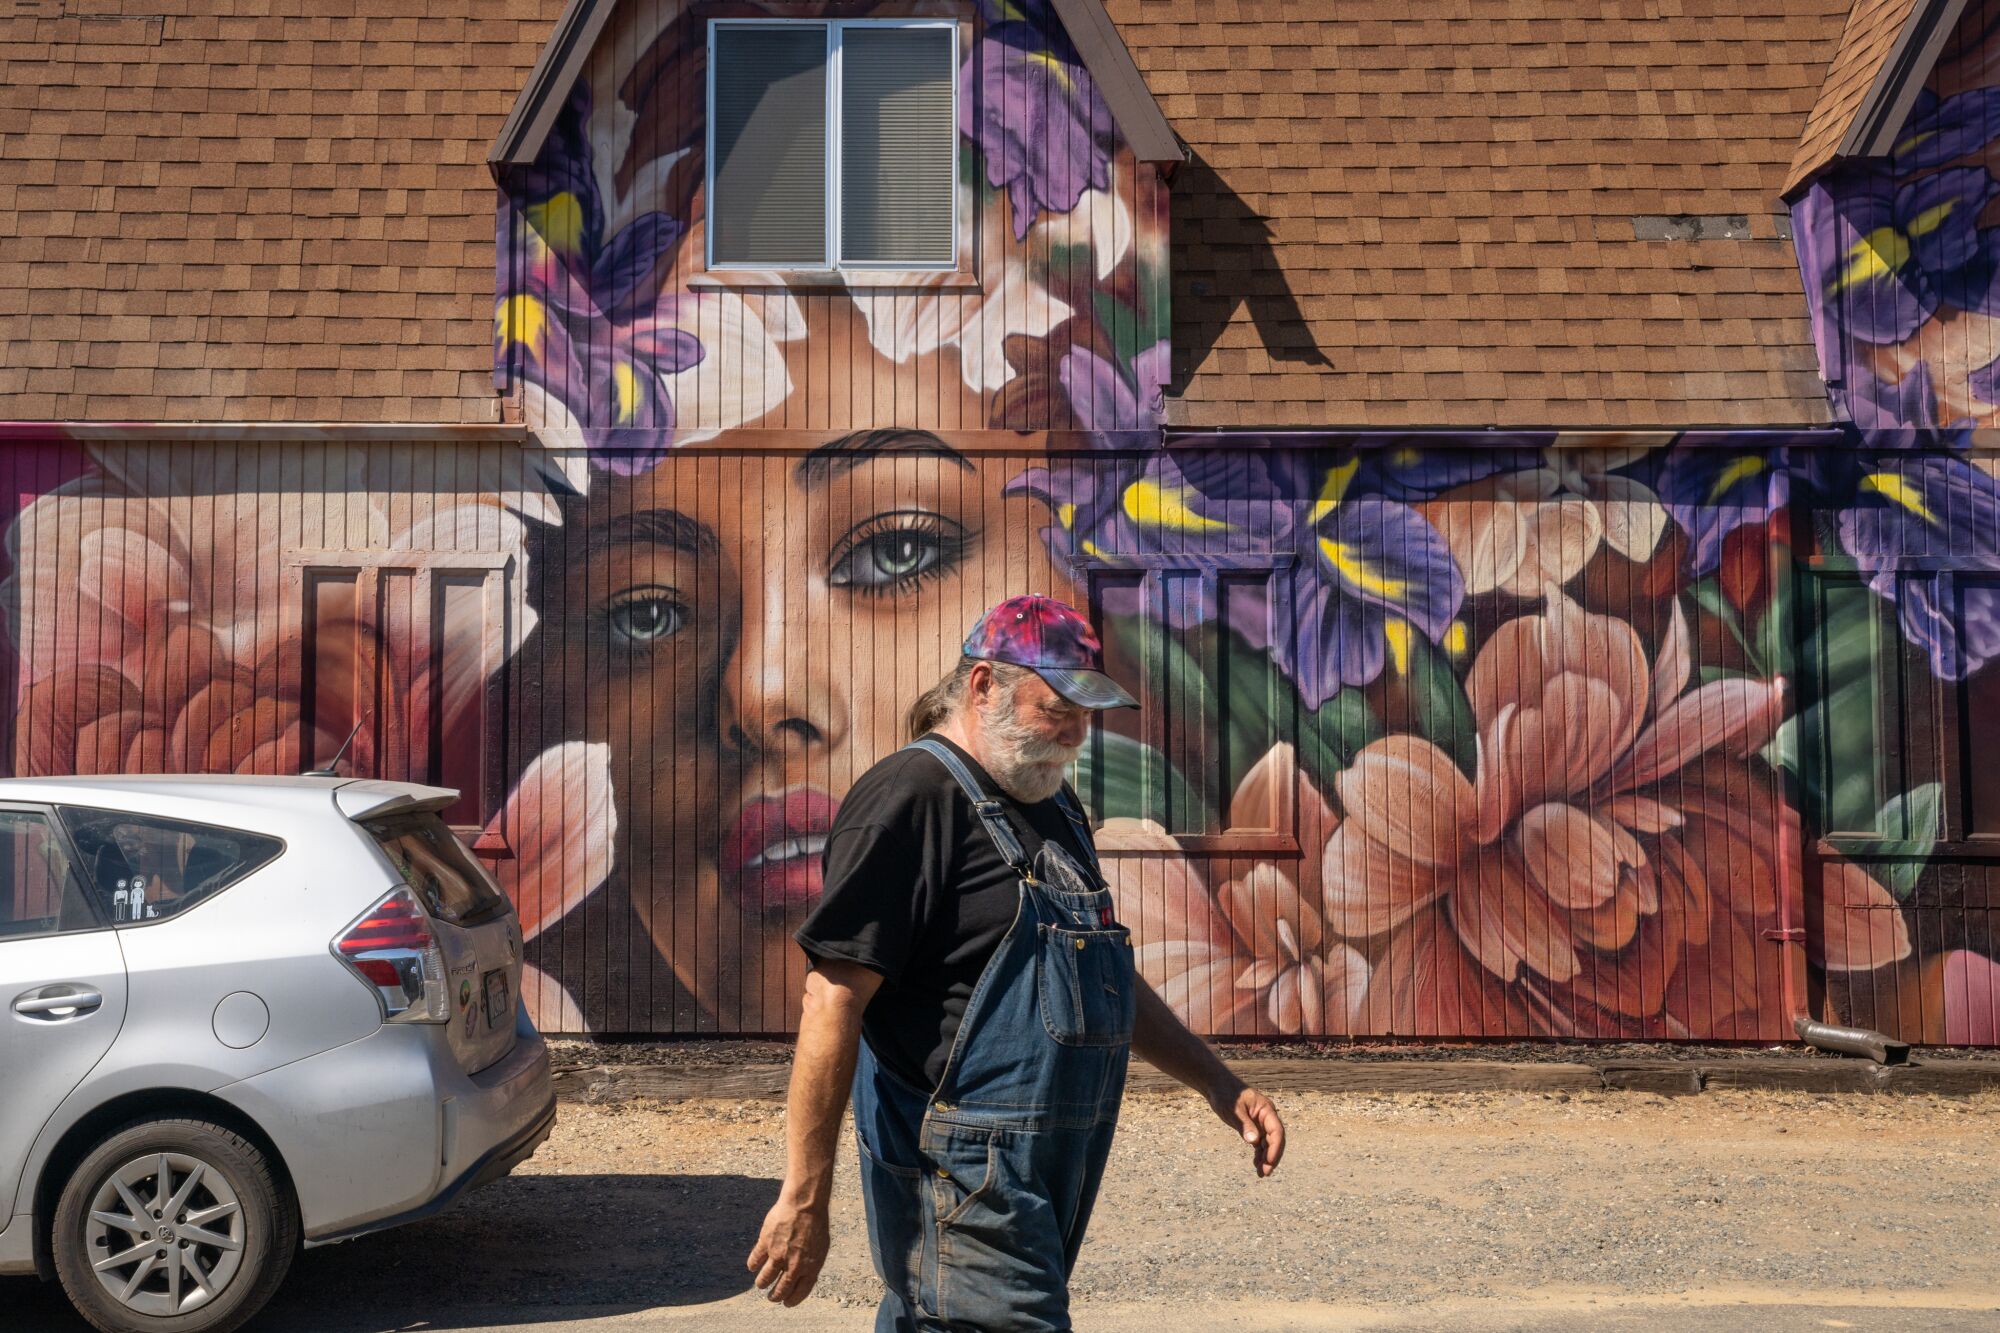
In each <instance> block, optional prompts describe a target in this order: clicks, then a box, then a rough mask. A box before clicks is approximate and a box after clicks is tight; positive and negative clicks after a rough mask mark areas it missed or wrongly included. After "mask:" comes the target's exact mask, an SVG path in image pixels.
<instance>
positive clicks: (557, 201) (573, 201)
mask: <svg viewBox="0 0 2000 1333" xmlns="http://www.w3.org/2000/svg"><path fill="white" fill-rule="evenodd" d="M525 211H526V214H527V219H528V226H529V228H530V229H532V230H533V231H534V233H535V234H536V235H537V236H540V237H541V238H542V240H544V241H545V242H547V243H548V247H549V249H551V250H553V251H555V252H556V253H557V254H559V255H565V256H568V255H575V254H579V253H581V252H582V250H583V204H582V203H581V201H579V200H578V199H577V197H576V196H575V195H573V194H571V193H570V192H569V191H567V190H564V191H563V192H562V193H561V194H559V195H556V196H554V197H553V198H551V199H550V200H548V202H546V203H540V204H530V205H528V207H527V209H526V210H525Z"/></svg>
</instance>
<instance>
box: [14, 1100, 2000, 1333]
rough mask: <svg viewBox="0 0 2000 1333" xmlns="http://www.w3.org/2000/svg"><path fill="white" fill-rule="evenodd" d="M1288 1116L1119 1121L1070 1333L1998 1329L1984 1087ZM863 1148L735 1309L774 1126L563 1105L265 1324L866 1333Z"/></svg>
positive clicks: (1354, 1109)
mask: <svg viewBox="0 0 2000 1333" xmlns="http://www.w3.org/2000/svg"><path fill="white" fill-rule="evenodd" d="M1283 1109H1284V1111H1285V1113H1286V1116H1287V1122H1288V1124H1289V1126H1290V1131H1291V1136H1292V1143H1291V1148H1290V1151H1289V1153H1288V1154H1287V1157H1286V1161H1285V1163H1284V1165H1283V1167H1282V1168H1281V1169H1280V1170H1279V1172H1278V1174H1277V1175H1276V1176H1275V1177H1273V1178H1272V1179H1270V1180H1267V1181H1258V1180H1256V1179H1254V1178H1253V1176H1252V1174H1251V1172H1250V1169H1249V1165H1248V1160H1247V1150H1246V1149H1244V1147H1243V1145H1241V1144H1240V1143H1237V1142H1235V1141H1233V1140H1232V1139H1231V1138H1230V1137H1229V1136H1228V1135H1227V1134H1226V1133H1225V1132H1224V1131H1223V1130H1222V1129H1221V1127H1220V1126H1218V1125H1216V1124H1215V1123H1214V1122H1213V1121H1212V1120H1211V1119H1210V1118H1209V1117H1208V1113H1207V1111H1206V1108H1204V1107H1202V1106H1200V1105H1199V1104H1198V1103H1196V1102H1194V1101H1193V1100H1192V1099H1191V1098H1187V1097H1171V1096H1142V1097H1134V1098H1132V1099H1131V1100H1130V1101H1129V1102H1128V1104H1127V1108H1126V1116H1125V1120H1124V1123H1123V1127H1122V1129H1121V1132H1120V1137H1119V1140H1118V1145H1117V1148H1116V1150H1115V1153H1114V1156H1113V1161H1112V1165H1111V1170H1110V1174H1109V1177H1108V1180H1107V1182H1106V1187H1105V1194H1104V1198H1103V1200H1102V1203H1101V1205H1100V1208H1099V1212H1098V1220H1097V1223H1096V1224H1095V1225H1094V1226H1093V1228H1092V1231H1091V1237H1090V1241H1089V1243H1088V1244H1087V1245H1086V1246H1085V1249H1084V1252H1083V1257H1082V1261H1081V1263H1080V1265H1079V1267H1078V1271H1077V1274H1076V1282H1075V1289H1076V1295H1077V1299H1078V1302H1079V1304H1078V1323H1079V1326H1080V1327H1081V1328H1084V1329H1097V1328H1103V1329H1132V1330H1141V1329H1143V1330H1148V1331H1149V1333H1158V1331H1159V1330H1160V1329H1162V1328H1173V1329H1179V1328H1190V1327H1202V1328H1209V1327H1213V1328H1240V1329H1289V1328H1299V1329H1309V1328H1357V1329H1358V1328H1450V1329H1454V1330H1458V1329H1478V1330H1485V1329H1524V1330H1525V1329H1534V1330H1542V1331H1544V1333H1567V1331H1568V1330H1579V1331H1581V1330H1586V1329H1596V1328H1602V1327H1614V1326H1615V1327H1643V1328H1656V1329H1673V1330H1682V1329H1687V1330H1695V1329H1702V1330H1706V1329H1737V1328H1744V1327H1757V1328H1759V1329H1765V1328H1771V1329H1781V1330H1788V1329H1793V1328H1798V1329H1806V1328H1824V1327H1864V1328H1879V1329H1905V1328H1907V1329H1917V1328H1926V1329H1931V1328H1942V1329H1953V1330H1957V1329H1967V1330H1970V1329H1975V1328H1978V1329H1991V1328H1994V1327H2000V1270H1996V1268H1995V1266H1994V1264H1993V1262H1992V1254H1993V1249H1992V1238H1993V1235H1994V1234H1995V1231H1996V1229H1997V1228H2000V1133H1996V1131H2000V1094H1982V1095H1980V1096H1977V1097H1968V1098H1953V1099H1945V1098H1930V1097H1918V1096H1908V1097H1868V1096H1823V1097H1815V1096H1806V1095H1799V1094H1772V1093H1745V1092H1714V1093H1709V1094H1707V1095H1704V1096H1701V1097H1692V1098H1676V1099H1672V1100H1669V1099H1666V1098H1662V1097H1655V1096H1651V1095H1648V1094H1638V1093H1610V1094H1591V1093H1585V1094H1578V1095H1574V1096H1572V1095H1570V1094H1564V1093H1554V1094H1530V1093H1479V1094H1454V1095H1397V1096H1387V1095H1383V1096H1365V1095H1354V1094H1349V1095H1325V1094H1302V1095H1297V1096H1293V1097H1289V1098H1287V1099H1286V1101H1285V1104H1284V1107H1283ZM851 1157H852V1152H851V1150H849V1151H848V1152H846V1153H844V1154H843V1159H844V1160H843V1169H842V1175H841V1178H840V1181H839V1184H838V1198H837V1202H836V1214H835V1240H834V1250H833V1254H832V1257H831V1259H830V1262H829V1266H828V1270H827V1273H826V1275H825V1277H824V1278H823V1280H822V1282H821V1285H820V1290H819V1291H818V1293H816V1294H815V1296H814V1298H813V1299H812V1300H811V1301H809V1302H808V1303H807V1304H806V1305H805V1306H804V1307H801V1308H800V1309H799V1310H796V1311H790V1312H780V1311H776V1310H773V1309H771V1308H769V1307H768V1306H766V1305H764V1304H763V1303H762V1302H760V1301H758V1300H757V1299H756V1298H755V1297H754V1296H752V1295H749V1294H746V1292H745V1288H746V1286H747V1279H746V1276H745V1274H744V1272H743V1269H742V1256H743V1254H744V1253H745V1252H746V1251H747V1249H748V1246H749V1244H750V1241H751V1239H752V1238H753V1236H754V1234H755V1231H756V1227H757V1223H758V1221H759V1219H760V1218H761V1216H762V1214H763V1211H764V1209H765V1208H766V1207H767V1206H768V1205H769V1203H770V1201H771V1199H772V1198H773V1197H774V1196H775V1194H776V1190H777V1179H776V1178H777V1176H778V1174H779V1172H780V1171H781V1169H782V1164H783V1112H782V1109H781V1108H779V1107H777V1106H774V1105H771V1104H768V1103H750V1102H741V1103H729V1102H684V1103H676V1104H674V1105H672V1106H660V1105H657V1104H647V1103H623V1104H614V1105H608V1106H565V1107H564V1108H563V1111H562V1118H561V1121H560V1123H559V1125H558V1128H557V1131H556V1134H555V1136H554V1137H553V1138H552V1139H551V1140H550V1141H549V1143H548V1144H547V1145H546V1146H545V1147H544V1148H543V1149H542V1151H541V1152H540V1153H539V1154H538V1155H537V1156H536V1157H535V1158H534V1160H533V1161H532V1162H530V1163H529V1164H528V1165H527V1166H526V1167H524V1168H523V1169H522V1171H521V1172H519V1173H518V1174H517V1175H516V1176H515V1177H514V1178H512V1179H510V1180H508V1181H505V1182H503V1183H501V1184H498V1185H495V1186H493V1187H491V1188H489V1189H487V1190H485V1191H483V1192H481V1193H480V1194H478V1195H475V1196H474V1197H473V1198H472V1199H470V1200H468V1201H467V1202H466V1203H465V1204H463V1205H461V1206H460V1207H459V1208H458V1209H456V1210H454V1211H453V1212H451V1213H449V1214H447V1215H446V1216H444V1217H441V1218H439V1219H436V1220H434V1221H431V1222H428V1223H424V1224H422V1225H419V1226H416V1227H411V1228H407V1229H405V1230H402V1231H397V1232H392V1233H387V1234H384V1235H379V1236H374V1237H368V1238H365V1239H363V1240H360V1241H356V1242H352V1243H350V1244H346V1245H341V1246H335V1247H331V1248H328V1249H323V1250H314V1251H310V1252H308V1253H307V1254H306V1255H304V1256H303V1257H302V1258H301V1259H300V1261H299V1263H298V1266H297V1267H296V1268H295V1269H294V1270H293V1274H292V1278H291V1280H290V1282H289V1283H288V1284H287V1286H286V1288H285V1290H284V1291H283V1292H281V1293H280V1295H279V1297H278V1300H277V1301H276V1302H275V1303H274V1304H273V1306H272V1307H271V1309H270V1311H269V1312H268V1313H267V1315H266V1316H265V1317H263V1318H262V1319H260V1320H258V1321H257V1322H256V1324H254V1325H252V1326H251V1328H252V1329H253V1330H255V1329H262V1330H286V1331H287V1333H290V1331H292V1330H297V1331H299V1333H313V1331H315V1330H325V1331H326V1333H361V1331H363V1330H368V1331H370V1333H372V1331H373V1330H377V1329H381V1330H388V1329H402V1328H419V1327H420V1328H425V1329H474V1328H520V1327H539V1328H545V1329H550V1330H555V1329H563V1330H568V1329H583V1328H590V1329H620V1330H623V1329H655V1328H662V1329H663V1328H674V1329H679V1328H705V1329H706V1328H713V1329H723V1330H726V1329H751V1328H771V1329H790V1330H806V1329H829V1330H843V1329H844V1330H860V1329H864V1328H867V1327H868V1326H869V1313H868V1312H869V1308H870V1307H872V1305H873V1304H874V1301H875V1299H876V1286H875V1280H874V1277H873V1274H872V1272H871V1271H870V1269H869V1265H868V1253H867V1244H866V1240H865V1238H864V1236H863V1232H862V1225H861V1218H860V1201H859V1199H858V1198H857V1197H856V1193H855V1183H854V1175H853V1163H852V1160H851ZM1191 1307H1194V1308H1191ZM0 1311H7V1312H8V1317H4V1318H0V1324H4V1325H5V1326H6V1327H7V1328H9V1329H12V1328H16V1327H19V1328H24V1329H43V1328H46V1329H50V1330H61V1333H72V1331H73V1330H81V1329H82V1327H83V1326H82V1325H81V1324H79V1323H77V1322H76V1321H74V1320H73V1319H71V1318H69V1317H67V1316H66V1315H64V1314H63V1312H62V1307H61V1305H60V1303H59V1301H57V1300H56V1299H55V1298H54V1297H53V1295H52V1294H51V1293H49V1292H46V1291H41V1290H37V1289H36V1288H35V1287H34V1286H33V1285H32V1284H29V1283H23V1282H20V1281H17V1280H13V1279H8V1280H4V1281H0ZM17 1319H25V1321H26V1322H16V1320H17Z"/></svg>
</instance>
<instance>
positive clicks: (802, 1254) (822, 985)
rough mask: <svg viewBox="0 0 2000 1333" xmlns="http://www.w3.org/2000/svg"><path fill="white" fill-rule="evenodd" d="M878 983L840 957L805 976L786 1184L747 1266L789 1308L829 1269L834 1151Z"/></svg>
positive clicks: (788, 1111)
mask: <svg viewBox="0 0 2000 1333" xmlns="http://www.w3.org/2000/svg"><path fill="white" fill-rule="evenodd" d="M881 984H882V978H881V977H880V976H878V975H877V974H875V973H873V972H871V971H869V970H868V969H867V968H865V967H863V966H861V964H859V963H848V962H843V961H841V960H839V959H837V958H836V959H827V960H824V961H822V962H820V963H819V964H817V965H816V966H815V967H814V968H813V970H812V971H811V972H809V973H807V974H806V992H805V999H804V1002H803V1004H802V1005H801V1007H800V1013H799V1043H798V1045H797V1046H796V1047H795V1048H793V1051H792V1085H791V1090H790V1092H789V1093H788V1094H787V1096H786V1101H785V1183H784V1185H783V1186H782V1187H781V1188H780V1189H779V1190H778V1201H777V1202H776V1203H775V1204H773V1205H771V1211H770V1212H768V1213H766V1214H765V1215H764V1227H763V1230H761V1231H759V1232H758V1233H757V1246H756V1248H755V1249H753V1250H751V1251H750V1259H749V1261H748V1263H747V1264H746V1265H745V1266H746V1267H747V1268H749V1270H750V1271H751V1272H752V1273H755V1274H756V1275H757V1278H756V1280H757V1288H758V1290H760V1291H762V1292H763V1293H764V1294H765V1295H767V1296H769V1297H770V1298H771V1299H772V1300H774V1301H780V1302H782V1303H784V1304H786V1305H797V1304H798V1303H799V1302H800V1301H802V1300H804V1299H805V1298H806V1297H807V1296H808V1295H810V1294H811V1293H812V1289H813V1284H814V1283H815V1282H818V1281H819V1270H820V1269H821V1267H823V1266H824V1265H825V1263H826V1246H827V1235H828V1227H827V1201H828V1200H829V1199H831V1198H832V1197H833V1153H834V1145H835V1144H836V1143H838V1142H839V1139H840V1117H841V1115H842V1113H843V1112H845V1111H846V1109H847V1089H848V1085H849V1084H851V1083H853V1081H854V1061H855V1056H856V1053H857V1052H858V1051H859V1049H860V1044H861V1013H862V1011H863V1010H864V1009H866V1008H867V1007H868V1001H869V998H870V997H871V996H873V995H874V994H875V989H876V987H878V986H880V985H881Z"/></svg>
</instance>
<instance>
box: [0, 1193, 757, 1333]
mask: <svg viewBox="0 0 2000 1333" xmlns="http://www.w3.org/2000/svg"><path fill="white" fill-rule="evenodd" d="M777 1197H778V1182H777V1181H775V1180H760V1179H757V1178H755V1177H752V1176H666V1175H628V1176H514V1177H510V1178H509V1179H507V1180H503V1181H500V1182H499V1183H497V1184H495V1185H492V1186H491V1187H489V1188H487V1189H483V1190H481V1191H479V1192H478V1193H477V1194H474V1195H472V1196H471V1197H470V1198H468V1199H467V1200H466V1201H465V1202H463V1203H462V1204H460V1205H459V1206H458V1207H457V1208H454V1209H453V1210H452V1211H450V1212H449V1213H446V1214H445V1215H444V1216H442V1217H439V1218H437V1219H435V1220H433V1221H430V1222H424V1223H419V1224H417V1225H415V1226H410V1227H402V1228H398V1229H397V1230H394V1231H385V1232H381V1233H379V1234H377V1235H373V1236H364V1237H362V1238H361V1239H360V1240H356V1241H350V1242H348V1243H346V1244H344V1245H333V1246H329V1247H327V1248H325V1249H318V1250H308V1251H306V1252H305V1253H304V1254H302V1255H300V1256H299V1259H298V1261H297V1263H296V1264H294V1265H293V1267H292V1272H291V1276H290V1277H289V1278H288V1279H286V1282H285V1285H284V1287H283V1288H282V1289H281V1290H280V1291H279V1292H278V1295H277V1297H276V1299H274V1300H273V1301H272V1302H271V1304H270V1305H269V1307H267V1308H266V1310H265V1312H264V1313H263V1315H262V1316H261V1317H259V1318H258V1319H257V1320H256V1322H255V1323H254V1324H253V1325H252V1328H262V1329H284V1330H286V1333H361V1330H375V1329H382V1328H425V1329H437V1330H443V1329H478V1328H504V1327H507V1326H508V1325H512V1324H532V1323H537V1322H539V1321H542V1320H545V1319H548V1318H550V1317H551V1316H552V1313H553V1312H555V1311H558V1310H560V1311H562V1312H563V1313H564V1315H565V1316H566V1317H570V1318H581V1317H585V1316H586V1315H603V1314H613V1313H624V1312H629V1311H635V1310H650V1309H656V1308H659V1307H663V1306H685V1305H700V1304H706V1303H708V1302H711V1301H720V1300H725V1299H727V1298H728V1297H730V1296H734V1295H735V1294H736V1293H738V1292H740V1291H744V1290H747V1289H748V1288H749V1285H750V1275H749V1273H748V1272H746V1271H745V1269H744V1267H743V1256H744V1255H746V1254H748V1253H749V1252H750V1247H751V1245H752V1244H753V1243H754V1242H755V1241H756V1238H757V1226H758V1224H759V1223H760V1222H761V1221H762V1220H763V1217H764V1213H765V1212H766V1211H767V1210H768V1209H769V1208H770V1206H771V1204H772V1203H773V1202H775V1201H776V1200H777ZM0 1309H5V1310H7V1311H8V1312H9V1316H8V1320H7V1321H6V1322H7V1326H8V1327H10V1328H12V1327H22V1328H34V1329H44V1330H48V1333H70V1330H75V1331H76V1333H88V1330H87V1326H86V1325H85V1324H84V1322H83V1321H82V1320H81V1319H79V1318H77V1317H76V1316H75V1315H74V1314H73V1313H71V1312H70V1310H69V1307H68V1305H67V1304H66V1303H65V1302H64V1301H63V1297H62V1288H61V1287H59V1286H57V1285H56V1284H54V1283H50V1284H47V1285H43V1284H41V1283H38V1282H37V1281H35V1280H34V1279H33V1278H7V1279H4V1280H0ZM17 1315H18V1316H20V1317H23V1318H25V1320H26V1322H25V1323H23V1324H20V1325H16V1324H14V1323H13V1319H14V1317H16V1316H17Z"/></svg>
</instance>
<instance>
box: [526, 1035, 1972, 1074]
mask: <svg viewBox="0 0 2000 1333" xmlns="http://www.w3.org/2000/svg"><path fill="white" fill-rule="evenodd" d="M1221 1047H1222V1050H1223V1051H1224V1052H1225V1053H1226V1054H1227V1055H1228V1056H1229V1058H1230V1059H1232V1060H1259V1059H1308V1060H1352V1061H1367V1060H1484V1061H1502V1062H1506V1063H1510V1064H1602V1063H1605V1062H1607V1061H1610V1062H1652V1061H1660V1060H1672V1061H1678V1062H1681V1063H1685V1064H1697V1063H1699V1064H1713V1063H1715V1062H1716V1061H1718V1060H1744V1059H1761V1060H1768V1059H1771V1058H1773V1057H1784V1058H1787V1059H1794V1060H1807V1061H1811V1060H1832V1061H1836V1062H1839V1061H1848V1060H1850V1059H1851V1057H1849V1056H1844V1055H1835V1054H1832V1053H1830V1052H1826V1051H1817V1050H1814V1049H1813V1048H1812V1047H1810V1046H1802V1045H1799V1044H1796V1043H1793V1044H1789V1045H1784V1046H1757V1045H1736V1046H1713V1045H1711V1046H1697V1045H1689V1044H1686V1043H1669V1042H1642V1041H1620V1042H1585V1041H1568V1042H1548V1041H1544V1042H1455V1043H1447V1042H1347V1041H1232V1042H1223V1043H1221ZM549 1050H550V1054H551V1055H552V1057H553V1058H554V1060H555V1063H556V1067H557V1068H559V1069H595V1068H597V1067H598V1066H600V1065H613V1066H616V1065H674V1066H681V1065H686V1066H717V1065H758V1064H787V1063H789V1062H790V1061H791V1058H792V1044H791V1043H790V1042H788V1041H764V1040H760V1039H756V1038H709V1039H702V1040H693V1041H582V1040H576V1039H572V1038H556V1039H553V1040H551V1041H550V1042H549ZM1911 1055H1912V1058H1914V1059H1916V1060H1920V1061H1928V1062H1931V1063H1938V1062H1944V1061H1958V1060H1980V1061H1988V1062H2000V1052H1995V1051H1990V1050H1977V1049H1970V1048H1961V1047H1949V1046H1921V1047H1917V1048H1915V1049H1914V1050H1913V1051H1912V1052H1911Z"/></svg>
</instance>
